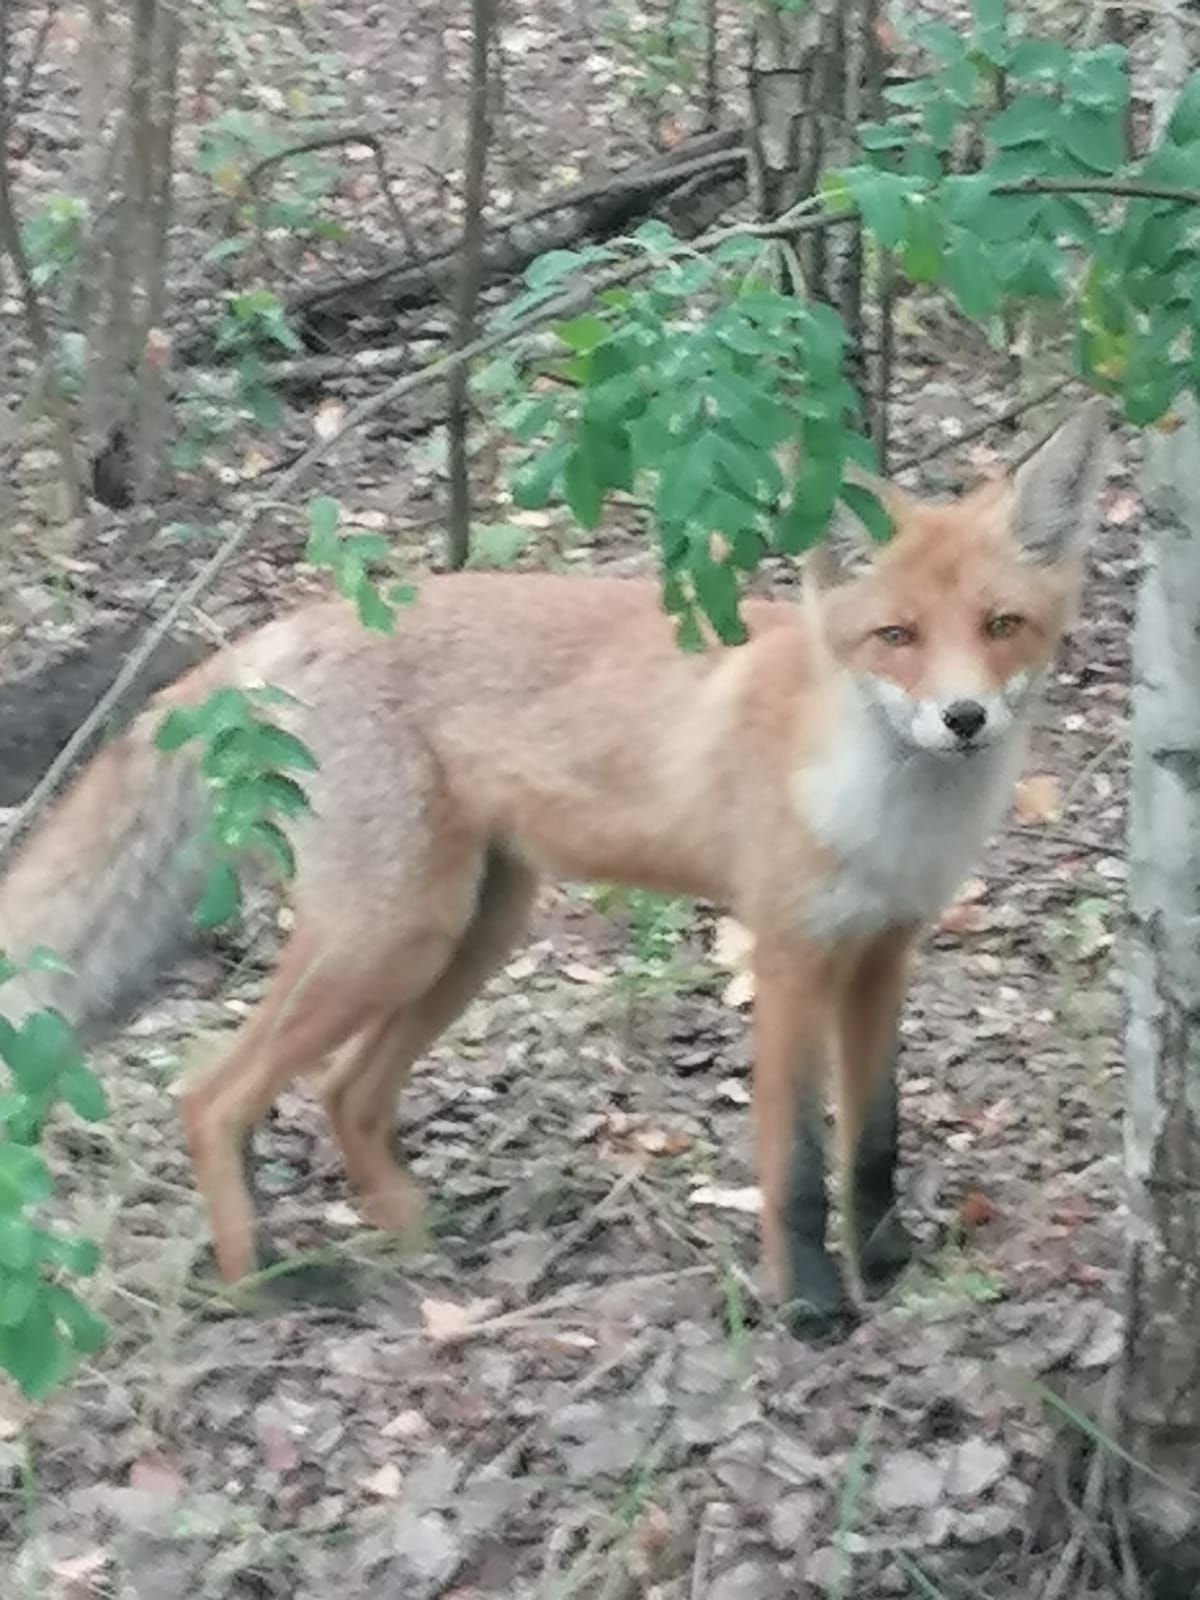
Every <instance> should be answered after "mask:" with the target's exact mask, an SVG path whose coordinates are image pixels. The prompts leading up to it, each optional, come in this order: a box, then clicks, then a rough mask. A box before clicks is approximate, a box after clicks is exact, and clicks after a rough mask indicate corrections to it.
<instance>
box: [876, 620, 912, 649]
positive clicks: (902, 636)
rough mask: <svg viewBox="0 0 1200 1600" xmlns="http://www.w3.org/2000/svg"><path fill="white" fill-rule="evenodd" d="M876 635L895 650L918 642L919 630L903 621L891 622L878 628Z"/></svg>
mask: <svg viewBox="0 0 1200 1600" xmlns="http://www.w3.org/2000/svg"><path fill="white" fill-rule="evenodd" d="M875 637H876V638H877V639H879V640H880V641H881V642H882V643H883V644H886V645H890V646H891V647H892V649H893V650H900V649H902V648H903V647H904V646H905V645H906V644H916V642H917V630H916V629H915V628H910V627H908V626H907V625H906V624H905V623H903V622H890V623H889V624H888V625H887V627H886V628H876V630H875Z"/></svg>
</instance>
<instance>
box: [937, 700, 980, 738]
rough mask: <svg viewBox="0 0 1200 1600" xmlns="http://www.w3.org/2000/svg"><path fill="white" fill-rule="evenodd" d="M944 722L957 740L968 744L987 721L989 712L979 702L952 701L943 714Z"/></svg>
mask: <svg viewBox="0 0 1200 1600" xmlns="http://www.w3.org/2000/svg"><path fill="white" fill-rule="evenodd" d="M942 721H943V722H944V723H945V724H946V726H947V727H948V728H949V729H950V732H951V733H952V734H953V735H954V737H955V738H956V739H961V740H962V741H963V743H964V744H966V743H967V741H968V740H970V739H973V738H974V737H975V735H976V734H977V733H978V732H979V730H980V729H981V728H982V727H983V725H984V723H985V722H986V721H987V712H986V711H985V710H984V708H983V707H982V706H981V705H980V704H979V701H978V700H952V701H951V702H950V704H949V705H948V706H947V707H946V708H945V710H944V711H943V712H942Z"/></svg>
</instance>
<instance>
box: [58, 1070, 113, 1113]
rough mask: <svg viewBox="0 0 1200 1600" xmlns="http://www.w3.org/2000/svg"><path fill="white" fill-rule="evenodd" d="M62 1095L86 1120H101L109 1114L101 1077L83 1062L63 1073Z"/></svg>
mask: <svg viewBox="0 0 1200 1600" xmlns="http://www.w3.org/2000/svg"><path fill="white" fill-rule="evenodd" d="M61 1089H62V1097H63V1099H64V1100H65V1101H66V1102H67V1104H68V1105H69V1106H70V1107H71V1110H72V1111H74V1112H76V1113H78V1115H79V1116H81V1117H82V1118H83V1120H84V1121H85V1122H100V1121H101V1120H102V1119H103V1118H104V1117H106V1116H107V1115H108V1101H107V1099H106V1098H105V1094H104V1089H103V1087H102V1086H101V1083H100V1080H99V1078H97V1077H96V1075H95V1073H94V1072H89V1070H88V1069H87V1067H85V1066H83V1064H82V1063H80V1064H78V1065H76V1066H72V1067H68V1069H67V1070H66V1072H64V1073H63V1075H62V1082H61Z"/></svg>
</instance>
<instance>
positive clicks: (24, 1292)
mask: <svg viewBox="0 0 1200 1600" xmlns="http://www.w3.org/2000/svg"><path fill="white" fill-rule="evenodd" d="M40 1287H41V1282H40V1280H39V1278H38V1275H37V1273H36V1272H11V1271H9V1270H8V1269H7V1268H0V1328H15V1327H16V1326H17V1325H18V1323H21V1322H24V1321H25V1318H26V1317H27V1316H28V1315H29V1308H30V1307H31V1306H32V1305H33V1302H34V1301H35V1300H36V1299H37V1294H38V1290H39V1288H40Z"/></svg>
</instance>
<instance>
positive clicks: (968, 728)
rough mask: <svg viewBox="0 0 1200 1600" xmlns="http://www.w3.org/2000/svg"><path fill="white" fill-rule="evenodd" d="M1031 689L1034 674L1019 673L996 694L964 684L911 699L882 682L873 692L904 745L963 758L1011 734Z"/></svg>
mask: <svg viewBox="0 0 1200 1600" xmlns="http://www.w3.org/2000/svg"><path fill="white" fill-rule="evenodd" d="M1030 687H1031V683H1030V674H1028V673H1026V672H1018V673H1016V674H1014V676H1013V677H1011V678H1010V679H1008V681H1007V682H1005V683H1002V684H1001V685H1000V686H999V687H998V688H995V689H984V688H982V687H980V686H979V685H978V684H974V683H972V684H971V685H970V686H968V685H965V684H960V685H958V686H956V687H952V688H947V689H946V690H945V691H943V692H942V693H941V694H933V695H930V694H924V695H922V694H919V693H918V694H912V693H910V692H909V691H908V690H906V689H905V688H903V687H902V686H901V685H900V684H898V683H896V682H894V681H893V680H891V679H888V678H882V677H877V678H875V679H874V680H873V681H872V682H871V684H870V688H869V692H870V694H871V697H872V699H874V700H875V702H876V704H877V705H878V706H879V707H880V709H881V710H882V711H883V713H884V715H885V717H886V719H887V722H888V724H889V725H890V727H891V728H892V731H893V733H894V734H896V735H897V736H898V737H899V739H900V741H901V743H902V744H905V745H908V746H910V747H913V748H915V749H917V750H925V751H928V752H929V753H930V754H933V755H960V754H963V753H964V752H967V751H971V750H982V749H985V748H986V747H987V746H989V745H992V744H995V743H996V742H997V741H998V740H1000V739H1003V738H1004V737H1005V736H1006V735H1007V734H1009V733H1010V732H1011V730H1012V726H1013V722H1014V720H1015V719H1016V716H1017V714H1018V712H1019V711H1020V709H1021V706H1022V704H1023V703H1024V701H1025V700H1026V698H1027V697H1028V693H1029V689H1030Z"/></svg>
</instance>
